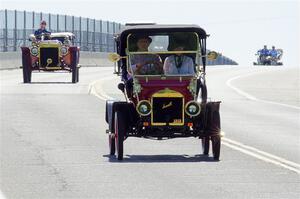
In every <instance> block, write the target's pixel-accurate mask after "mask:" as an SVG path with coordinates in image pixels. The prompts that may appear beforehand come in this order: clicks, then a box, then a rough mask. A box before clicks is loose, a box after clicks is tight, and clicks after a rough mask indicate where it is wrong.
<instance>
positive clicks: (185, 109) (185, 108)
mask: <svg viewBox="0 0 300 199" xmlns="http://www.w3.org/2000/svg"><path fill="white" fill-rule="evenodd" d="M191 103H195V104H197V105H198V107H199V111H198V112H197V113H196V114H195V115H191V114H190V113H189V112H188V111H187V107H188V105H190V104H191ZM184 111H185V113H186V114H187V115H188V116H190V117H196V116H198V115H199V114H200V112H201V106H200V104H199V103H198V102H196V101H194V100H191V101H189V102H188V103H186V105H185V106H184Z"/></svg>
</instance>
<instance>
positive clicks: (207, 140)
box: [202, 136, 209, 155]
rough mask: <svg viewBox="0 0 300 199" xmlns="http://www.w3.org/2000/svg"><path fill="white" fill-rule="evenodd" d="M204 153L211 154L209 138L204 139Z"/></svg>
mask: <svg viewBox="0 0 300 199" xmlns="http://www.w3.org/2000/svg"><path fill="white" fill-rule="evenodd" d="M202 152H203V155H208V153H209V136H204V137H203V138H202Z"/></svg>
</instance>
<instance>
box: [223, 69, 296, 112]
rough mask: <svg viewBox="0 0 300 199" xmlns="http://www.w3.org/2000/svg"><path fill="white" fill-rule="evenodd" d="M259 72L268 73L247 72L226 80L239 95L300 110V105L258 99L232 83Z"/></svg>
mask: <svg viewBox="0 0 300 199" xmlns="http://www.w3.org/2000/svg"><path fill="white" fill-rule="evenodd" d="M257 73H266V72H265V71H264V72H254V73H249V74H246V75H238V76H234V77H232V78H230V79H228V80H227V81H226V85H227V86H228V87H229V88H231V89H233V90H234V91H235V92H237V93H238V94H239V95H241V96H243V97H245V98H247V99H249V100H253V101H257V102H263V103H268V104H273V105H278V106H284V107H288V108H293V109H297V110H300V107H298V106H293V105H289V104H283V103H279V102H274V101H269V100H263V99H258V98H256V97H255V96H253V95H251V94H249V93H247V92H245V91H243V90H242V89H239V88H237V87H236V86H234V85H232V82H233V81H234V80H237V79H241V78H244V77H248V76H252V75H255V74H257Z"/></svg>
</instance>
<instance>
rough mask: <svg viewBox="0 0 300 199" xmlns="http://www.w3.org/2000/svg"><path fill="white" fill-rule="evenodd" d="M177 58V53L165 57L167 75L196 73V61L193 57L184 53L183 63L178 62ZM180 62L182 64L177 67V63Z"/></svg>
mask: <svg viewBox="0 0 300 199" xmlns="http://www.w3.org/2000/svg"><path fill="white" fill-rule="evenodd" d="M175 59H176V56H175V55H171V56H169V57H167V58H166V59H165V63H164V72H165V74H166V75H176V74H184V75H194V74H195V69H194V62H193V59H192V58H190V57H188V56H185V55H182V56H181V59H182V62H181V65H180V63H177V62H176V60H175ZM178 64H179V65H180V66H179V67H176V65H178Z"/></svg>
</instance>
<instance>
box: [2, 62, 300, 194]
mask: <svg viewBox="0 0 300 199" xmlns="http://www.w3.org/2000/svg"><path fill="white" fill-rule="evenodd" d="M0 79H1V82H0V83H1V115H0V116H1V191H2V192H3V194H4V195H5V196H6V197H7V198H30V199H32V198H239V199H240V198H299V197H300V188H299V187H300V186H299V185H300V184H299V183H300V177H299V173H300V152H299V149H300V135H299V133H300V108H299V107H300V104H299V85H300V84H299V79H300V77H299V69H297V68H287V67H229V66H225V67H224V66H222V67H211V68H209V69H208V71H207V83H208V92H209V97H210V98H211V99H212V100H221V101H222V104H221V120H222V131H223V132H224V133H225V137H224V138H223V144H222V149H221V160H220V161H218V162H216V161H213V160H212V158H211V157H206V156H202V155H201V145H200V140H199V139H195V138H184V139H183V138H182V139H171V140H164V141H157V140H148V139H139V138H129V139H128V140H126V142H125V152H124V153H125V157H124V161H123V162H118V161H117V160H116V158H115V157H110V156H109V155H108V139H107V135H106V134H105V130H106V128H107V125H106V123H105V121H104V108H105V99H111V98H122V94H121V93H120V91H118V90H117V89H116V86H117V85H116V84H117V82H118V81H119V78H118V77H116V76H115V75H113V74H112V68H109V67H104V68H81V69H80V82H79V83H78V84H71V83H69V82H70V80H71V75H70V74H49V73H45V74H33V83H32V84H23V83H22V72H21V70H12V71H0Z"/></svg>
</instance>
